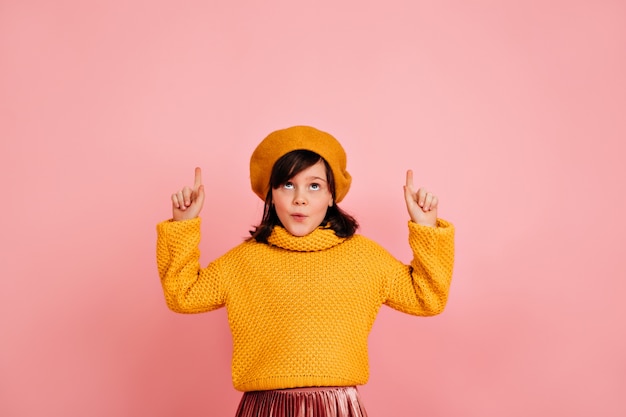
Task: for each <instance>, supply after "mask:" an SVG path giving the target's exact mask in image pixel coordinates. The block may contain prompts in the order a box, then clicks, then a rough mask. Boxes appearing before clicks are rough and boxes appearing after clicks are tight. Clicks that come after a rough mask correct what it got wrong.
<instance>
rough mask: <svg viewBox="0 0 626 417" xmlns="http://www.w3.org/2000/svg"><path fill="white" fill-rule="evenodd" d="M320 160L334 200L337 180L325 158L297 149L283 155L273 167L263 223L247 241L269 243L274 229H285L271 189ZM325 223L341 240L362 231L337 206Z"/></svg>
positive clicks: (335, 205) (356, 223)
mask: <svg viewBox="0 0 626 417" xmlns="http://www.w3.org/2000/svg"><path fill="white" fill-rule="evenodd" d="M319 161H322V162H324V166H325V167H326V178H327V180H328V187H329V189H330V192H331V193H332V196H333V201H334V200H335V177H334V175H333V171H332V169H330V166H329V165H328V162H326V160H325V159H324V158H322V157H321V156H320V155H319V154H317V153H315V152H312V151H308V150H305V149H298V150H295V151H291V152H289V153H286V154H285V155H283V156H281V157H280V158H279V159H278V161H276V163H275V164H274V166H273V167H272V173H271V175H270V187H269V191H268V192H267V196H266V197H265V207H264V208H263V218H262V219H261V224H259V225H258V226H256V227H255V228H254V230H250V235H251V237H250V238H249V239H248V240H252V239H254V240H256V241H257V242H260V243H267V238H269V237H270V235H271V234H272V230H274V226H282V224H281V222H280V219H279V218H278V215H277V214H276V209H275V208H274V204H273V200H272V190H273V189H276V188H278V187H280V186H281V185H283V184H285V183H286V182H287V181H289V180H290V179H291V178H293V177H294V176H295V175H297V174H298V173H300V172H302V171H304V170H305V169H307V168H309V167H311V166H313V165H315V164H317V163H318V162H319ZM322 224H324V225H327V227H328V228H330V229H332V230H334V232H335V234H336V235H337V236H339V237H350V236H352V235H354V233H355V232H356V230H357V229H358V228H359V223H358V222H357V221H356V219H355V218H354V217H352V216H350V215H349V214H348V213H346V212H345V211H343V210H341V209H340V208H339V207H338V206H337V204H336V203H335V204H333V205H332V206H331V207H329V208H328V210H327V211H326V216H325V217H324V220H323V221H322Z"/></svg>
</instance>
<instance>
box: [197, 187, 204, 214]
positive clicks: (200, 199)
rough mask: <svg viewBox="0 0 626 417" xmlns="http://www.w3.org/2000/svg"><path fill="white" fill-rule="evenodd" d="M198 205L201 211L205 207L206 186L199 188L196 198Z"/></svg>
mask: <svg viewBox="0 0 626 417" xmlns="http://www.w3.org/2000/svg"><path fill="white" fill-rule="evenodd" d="M196 204H197V205H198V207H199V208H200V209H202V206H203V205H204V184H202V185H200V186H199V187H198V196H197V197H196Z"/></svg>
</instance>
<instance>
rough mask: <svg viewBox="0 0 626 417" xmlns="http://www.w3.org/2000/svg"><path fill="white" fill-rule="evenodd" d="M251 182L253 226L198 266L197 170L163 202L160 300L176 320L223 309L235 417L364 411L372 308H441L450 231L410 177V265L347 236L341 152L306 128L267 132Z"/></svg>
mask: <svg viewBox="0 0 626 417" xmlns="http://www.w3.org/2000/svg"><path fill="white" fill-rule="evenodd" d="M250 180H251V184H252V189H253V191H254V192H255V193H256V194H257V195H258V196H259V197H260V198H261V199H262V200H264V201H265V208H264V212H263V218H262V220H261V223H260V224H259V225H258V226H256V227H255V228H254V230H252V231H251V232H250V233H251V237H250V238H249V239H248V240H246V241H245V242H243V243H241V244H239V245H238V246H236V247H235V248H233V249H232V250H230V251H229V252H228V253H226V254H224V255H223V256H221V257H219V258H218V259H216V260H214V261H213V262H211V263H210V264H209V265H208V266H207V267H205V268H202V267H201V266H200V264H199V257H200V253H199V250H198V244H199V242H200V220H199V218H198V215H199V214H200V210H201V209H202V205H203V203H204V198H205V191H204V187H203V185H202V180H201V172H200V169H199V168H196V173H195V184H194V186H193V188H189V187H185V188H183V189H182V190H180V191H179V192H177V193H175V194H173V195H172V211H173V220H169V221H165V222H163V223H160V224H159V225H158V226H157V231H158V239H157V263H158V267H159V274H160V277H161V283H162V285H163V290H164V293H165V299H166V301H167V305H168V307H169V308H170V309H172V310H173V311H176V312H179V313H200V312H206V311H210V310H214V309H217V308H220V307H226V309H227V311H228V321H229V324H230V328H231V331H232V335H233V358H232V377H233V384H234V387H235V388H236V389H237V390H240V391H243V392H244V394H243V397H242V400H241V403H240V405H239V409H238V411H237V416H238V417H243V416H261V417H263V416H269V415H272V416H305V415H306V416H311V417H317V416H324V417H327V416H333V417H348V416H350V417H359V416H366V412H365V410H364V409H363V406H362V404H361V401H360V398H359V395H358V392H357V389H356V386H357V385H361V384H364V383H366V382H367V379H368V374H369V368H368V354H367V337H368V334H369V332H370V330H371V328H372V325H373V323H374V319H375V317H376V314H377V312H378V310H379V308H380V306H381V305H382V304H386V305H388V306H390V307H392V308H394V309H397V310H400V311H403V312H405V313H409V314H413V315H418V316H429V315H435V314H438V313H440V312H441V311H442V310H443V308H444V306H445V304H446V300H447V296H448V289H449V286H450V280H451V276H452V264H453V256H454V228H453V227H452V225H451V224H450V223H448V222H446V221H444V220H441V219H438V218H437V206H438V199H437V197H436V196H434V195H433V194H431V193H429V192H427V191H425V190H424V189H421V188H420V189H419V190H417V191H415V190H414V188H413V174H412V172H411V171H408V172H407V177H406V185H405V187H404V196H405V200H406V206H407V210H408V213H409V216H410V218H411V220H410V221H409V244H410V246H411V249H412V251H413V261H412V262H411V264H410V265H404V264H402V263H401V262H400V261H398V260H396V259H395V258H393V257H392V256H391V255H390V254H389V253H388V252H387V251H386V250H385V249H383V248H382V247H381V246H379V245H378V244H376V243H375V242H373V241H371V240H369V239H367V238H365V237H363V236H361V235H357V234H355V231H356V229H357V227H358V224H357V222H356V220H355V219H354V218H352V217H351V216H350V215H348V214H347V213H345V212H344V211H342V210H341V209H340V208H339V207H338V206H337V203H339V202H340V201H341V200H342V199H343V198H344V197H345V195H346V193H347V192H348V189H349V188H350V183H351V177H350V174H349V173H348V172H347V171H346V155H345V152H344V150H343V148H342V147H341V145H340V144H339V142H337V140H336V139H335V138H334V137H333V136H331V135H329V134H328V133H325V132H322V131H319V130H317V129H315V128H312V127H308V126H294V127H291V128H287V129H283V130H278V131H276V132H273V133H271V134H270V135H269V136H267V137H266V138H265V139H264V140H263V141H262V142H261V143H260V144H259V145H258V147H257V148H256V150H255V151H254V153H253V154H252V158H251V160H250ZM213 238H215V237H213Z"/></svg>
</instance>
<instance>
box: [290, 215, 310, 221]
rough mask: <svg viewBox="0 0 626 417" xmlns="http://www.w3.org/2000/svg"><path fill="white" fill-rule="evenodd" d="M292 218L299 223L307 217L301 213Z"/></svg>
mask: <svg viewBox="0 0 626 417" xmlns="http://www.w3.org/2000/svg"><path fill="white" fill-rule="evenodd" d="M291 217H292V218H293V219H294V220H295V221H297V222H301V221H304V220H305V219H306V217H307V216H305V215H304V214H300V213H294V214H292V215H291Z"/></svg>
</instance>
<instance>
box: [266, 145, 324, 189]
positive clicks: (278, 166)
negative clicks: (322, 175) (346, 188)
mask: <svg viewBox="0 0 626 417" xmlns="http://www.w3.org/2000/svg"><path fill="white" fill-rule="evenodd" d="M319 161H324V166H325V168H326V177H327V180H328V182H329V184H332V181H331V180H332V178H331V176H332V171H331V170H330V169H329V167H328V164H327V163H326V161H325V160H324V158H322V157H321V156H320V155H318V154H317V153H315V152H312V151H307V150H305V149H299V150H295V151H291V152H289V153H286V154H285V155H283V156H282V157H280V159H279V160H278V161H276V163H275V164H274V168H273V169H272V175H271V176H270V188H271V189H274V188H278V187H280V186H281V185H283V184H284V183H286V182H287V181H289V180H290V179H291V178H293V177H294V176H295V175H297V174H298V173H300V172H302V171H304V170H305V169H307V168H309V167H312V166H313V165H315V164H317V163H318V162H319ZM331 190H332V194H333V196H334V194H335V192H334V191H335V190H334V187H331Z"/></svg>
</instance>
